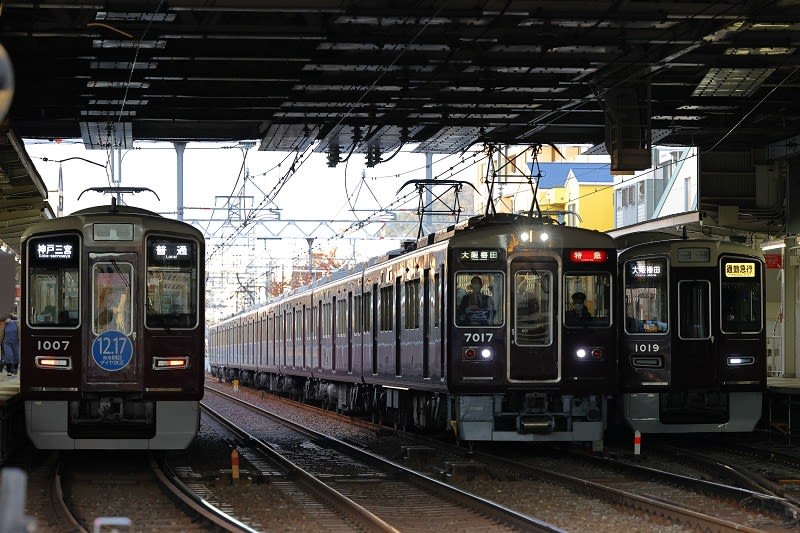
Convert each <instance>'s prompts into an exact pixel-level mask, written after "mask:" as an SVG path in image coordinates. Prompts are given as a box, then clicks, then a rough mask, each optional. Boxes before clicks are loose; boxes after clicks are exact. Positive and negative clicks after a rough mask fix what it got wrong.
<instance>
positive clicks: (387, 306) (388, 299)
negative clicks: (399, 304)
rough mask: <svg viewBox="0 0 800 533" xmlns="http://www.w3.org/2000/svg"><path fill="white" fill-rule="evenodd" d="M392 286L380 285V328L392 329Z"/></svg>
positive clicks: (384, 329) (383, 329) (382, 329)
mask: <svg viewBox="0 0 800 533" xmlns="http://www.w3.org/2000/svg"><path fill="white" fill-rule="evenodd" d="M393 294H394V287H393V286H392V285H389V286H388V287H381V301H380V313H381V315H380V330H381V331H392V328H393V326H394V298H393Z"/></svg>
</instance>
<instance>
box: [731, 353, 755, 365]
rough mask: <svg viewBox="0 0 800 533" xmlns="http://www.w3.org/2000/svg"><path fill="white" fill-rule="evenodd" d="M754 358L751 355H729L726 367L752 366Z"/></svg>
mask: <svg viewBox="0 0 800 533" xmlns="http://www.w3.org/2000/svg"><path fill="white" fill-rule="evenodd" d="M755 362H756V358H755V357H753V356H752V355H729V356H728V366H747V365H754V364H755Z"/></svg>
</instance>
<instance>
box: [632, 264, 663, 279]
mask: <svg viewBox="0 0 800 533" xmlns="http://www.w3.org/2000/svg"><path fill="white" fill-rule="evenodd" d="M629 264H630V269H629V271H628V272H630V275H631V276H633V277H634V278H660V277H661V265H658V264H656V265H653V264H647V263H646V262H644V261H637V262H633V263H629Z"/></svg>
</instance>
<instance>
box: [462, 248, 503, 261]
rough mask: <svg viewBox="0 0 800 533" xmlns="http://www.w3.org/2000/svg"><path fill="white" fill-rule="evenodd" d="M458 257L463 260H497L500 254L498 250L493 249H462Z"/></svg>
mask: <svg viewBox="0 0 800 533" xmlns="http://www.w3.org/2000/svg"><path fill="white" fill-rule="evenodd" d="M458 258H459V259H460V260H461V261H497V260H498V259H499V258H500V254H498V253H497V250H492V249H489V250H483V249H474V250H461V252H459V255H458Z"/></svg>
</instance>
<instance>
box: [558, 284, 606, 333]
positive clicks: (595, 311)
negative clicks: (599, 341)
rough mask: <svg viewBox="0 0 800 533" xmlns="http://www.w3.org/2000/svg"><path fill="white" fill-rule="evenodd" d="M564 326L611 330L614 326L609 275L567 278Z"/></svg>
mask: <svg viewBox="0 0 800 533" xmlns="http://www.w3.org/2000/svg"><path fill="white" fill-rule="evenodd" d="M564 291H565V292H564V294H565V297H564V306H565V307H564V323H565V324H566V325H567V326H580V327H584V326H589V327H608V326H609V325H610V324H611V275H610V274H609V273H607V272H597V273H583V272H582V273H567V274H565V275H564Z"/></svg>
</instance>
